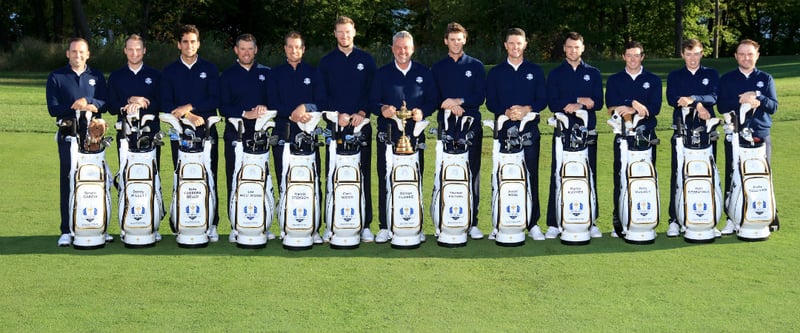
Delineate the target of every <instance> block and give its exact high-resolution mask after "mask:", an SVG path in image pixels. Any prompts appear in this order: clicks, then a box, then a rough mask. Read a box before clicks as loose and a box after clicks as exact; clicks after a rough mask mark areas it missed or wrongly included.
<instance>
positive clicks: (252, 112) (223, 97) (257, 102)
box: [219, 34, 275, 242]
mask: <svg viewBox="0 0 800 333" xmlns="http://www.w3.org/2000/svg"><path fill="white" fill-rule="evenodd" d="M233 53H235V54H236V63H234V64H233V65H231V67H228V69H226V70H225V71H224V72H222V75H220V78H219V83H220V93H219V97H220V105H219V113H220V114H221V115H222V116H224V117H225V118H231V117H234V118H242V120H243V122H244V129H245V133H251V134H252V133H254V131H255V122H256V121H255V120H256V119H257V118H258V117H260V116H262V115H264V114H265V113H266V112H267V77H269V67H267V66H264V65H262V64H259V63H257V62H256V54H258V46H257V45H256V38H255V36H253V35H251V34H241V35H239V36H238V37H236V44H235V45H234V46H233ZM222 137H223V139H224V141H225V181H226V183H227V185H228V186H227V189H228V197H229V198H230V196H231V195H232V194H233V189H232V188H231V183H232V182H233V171H234V168H235V165H234V164H235V163H236V152H235V149H234V147H233V142H234V141H236V140H237V139H238V137H239V132H238V129H237V128H235V127H234V126H233V124H231V123H229V122H227V121H226V122H225V132H224V134H223V136H222ZM267 238H269V239H275V235H274V234H273V233H272V232H271V231H269V230H268V231H267ZM228 240H229V241H231V242H236V234H235V233H233V232H231V234H230V238H229V239H228Z"/></svg>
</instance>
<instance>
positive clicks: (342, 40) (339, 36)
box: [333, 23, 356, 49]
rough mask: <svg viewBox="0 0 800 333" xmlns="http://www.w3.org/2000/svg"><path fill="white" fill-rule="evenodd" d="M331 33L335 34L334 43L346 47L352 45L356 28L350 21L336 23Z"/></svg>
mask: <svg viewBox="0 0 800 333" xmlns="http://www.w3.org/2000/svg"><path fill="white" fill-rule="evenodd" d="M333 35H334V36H336V43H337V44H338V45H339V47H341V48H344V49H348V48H351V47H353V37H355V36H356V28H355V27H353V25H352V24H350V23H345V24H337V25H336V28H335V29H334V30H333Z"/></svg>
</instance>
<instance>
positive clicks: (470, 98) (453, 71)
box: [431, 54, 486, 120]
mask: <svg viewBox="0 0 800 333" xmlns="http://www.w3.org/2000/svg"><path fill="white" fill-rule="evenodd" d="M431 72H432V73H433V78H434V80H436V89H437V92H438V93H439V96H438V97H439V98H438V100H437V102H438V104H437V107H438V106H439V105H441V104H442V102H443V101H444V100H445V99H448V98H463V99H464V103H463V104H461V107H462V108H463V109H464V113H465V115H467V116H472V117H476V119H478V120H480V119H481V113H480V112H479V111H478V109H479V108H480V107H481V105H482V104H483V101H484V100H486V70H485V69H484V67H483V63H482V62H481V61H480V60H478V59H475V58H473V57H470V56H469V55H467V54H463V55H462V56H461V57H460V58H458V61H454V60H453V58H451V57H450V56H449V55H448V56H446V57H444V59H442V60H439V62H437V63H435V64H433V67H431Z"/></svg>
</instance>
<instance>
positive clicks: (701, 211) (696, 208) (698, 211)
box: [692, 201, 708, 217]
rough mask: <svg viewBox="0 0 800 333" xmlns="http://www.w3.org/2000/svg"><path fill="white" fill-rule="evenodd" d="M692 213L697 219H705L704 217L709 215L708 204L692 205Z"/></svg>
mask: <svg viewBox="0 0 800 333" xmlns="http://www.w3.org/2000/svg"><path fill="white" fill-rule="evenodd" d="M692 212H693V213H694V215H697V217H703V215H706V213H708V204H707V203H705V202H701V201H698V202H695V203H693V204H692Z"/></svg>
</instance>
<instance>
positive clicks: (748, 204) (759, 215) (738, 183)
mask: <svg viewBox="0 0 800 333" xmlns="http://www.w3.org/2000/svg"><path fill="white" fill-rule="evenodd" d="M753 112H755V111H754V110H753V109H752V108H751V106H750V105H749V104H743V105H742V106H741V108H740V109H739V113H738V117H737V115H734V114H733V112H731V113H726V114H725V115H724V116H725V123H726V124H725V125H726V126H725V127H726V133H730V134H731V135H729V138H730V142H731V146H732V153H733V154H732V157H731V166H732V170H733V171H732V175H731V184H730V188H729V189H728V191H729V193H728V197H727V199H726V202H725V213H726V214H727V215H728V219H729V220H730V221H732V222H733V223H734V224H735V227H736V235H737V236H738V237H739V239H742V240H750V241H756V240H766V239H767V238H768V237H769V235H770V224H771V223H772V222H773V220H774V219H775V216H776V211H775V193H774V190H773V186H772V171H771V168H770V165H769V161H767V151H766V149H767V147H766V145H765V144H764V143H763V142H761V140H760V138H756V137H753V131H752V129H751V128H750V121H751V119H752V114H753Z"/></svg>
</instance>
